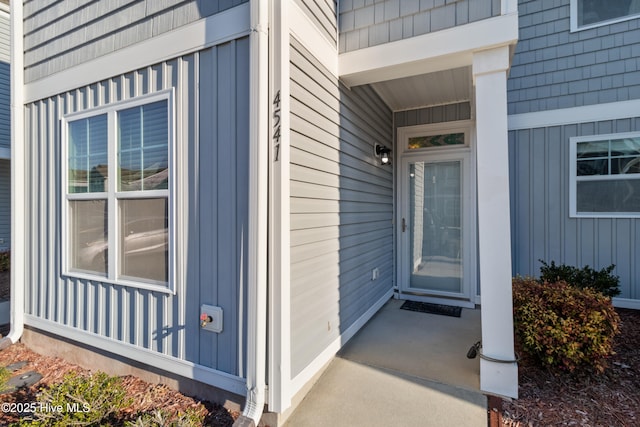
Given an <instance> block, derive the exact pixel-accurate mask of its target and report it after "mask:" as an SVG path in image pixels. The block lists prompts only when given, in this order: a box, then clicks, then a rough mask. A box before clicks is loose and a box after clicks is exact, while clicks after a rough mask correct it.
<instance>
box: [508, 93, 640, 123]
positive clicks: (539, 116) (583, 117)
mask: <svg viewBox="0 0 640 427" xmlns="http://www.w3.org/2000/svg"><path fill="white" fill-rule="evenodd" d="M630 117H640V99H634V100H631V101H620V102H609V103H606V104H596V105H585V106H581V107H572V108H559V109H556V110H546V111H536V112H533V113H523V114H512V115H509V116H508V120H509V130H520V129H533V128H541V127H549V126H562V125H570V124H574V123H586V122H600V121H603V120H616V119H625V118H630Z"/></svg>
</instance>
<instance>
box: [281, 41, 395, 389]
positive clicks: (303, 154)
mask: <svg viewBox="0 0 640 427" xmlns="http://www.w3.org/2000/svg"><path fill="white" fill-rule="evenodd" d="M391 117H392V116H391V112H390V111H389V110H388V108H387V107H386V106H385V105H384V104H383V102H382V101H381V100H380V98H379V97H378V96H377V95H376V94H375V92H374V91H373V90H372V89H371V88H368V87H358V88H353V89H352V90H351V91H349V90H347V89H346V88H344V87H343V86H341V85H340V84H339V82H338V79H337V78H336V77H334V76H332V75H331V74H330V73H329V72H328V71H327V70H326V69H325V68H324V67H322V66H321V65H320V64H319V63H318V62H317V61H316V60H315V59H314V58H313V57H312V56H311V54H310V53H309V52H308V51H306V50H305V49H304V47H302V46H301V44H300V43H299V42H297V41H296V40H295V39H292V44H291V183H290V185H291V187H290V188H291V341H292V344H291V345H292V376H294V377H295V376H296V375H297V374H298V373H300V372H301V371H302V370H303V369H304V368H305V367H306V366H307V365H308V364H309V363H310V362H311V361H312V360H313V359H314V358H315V357H316V356H318V355H319V354H320V353H321V352H322V351H323V350H324V349H325V348H326V347H327V346H328V345H329V343H331V342H333V341H334V340H335V339H336V338H337V337H338V336H339V335H340V334H341V333H342V332H344V331H345V330H346V329H347V328H349V327H350V326H351V325H352V324H353V322H354V321H355V320H356V319H358V318H359V317H360V316H362V315H363V313H364V312H365V311H366V310H367V309H369V308H370V307H371V305H372V304H373V303H374V302H375V301H377V300H379V299H380V297H381V296H382V295H384V293H385V292H387V291H388V290H389V289H391V287H392V260H393V235H392V212H393V202H392V188H393V183H392V175H391V168H389V167H384V166H381V165H380V163H379V159H377V158H375V157H374V154H373V147H374V144H376V143H378V144H383V145H386V146H391V141H392V133H391V132H392V124H391ZM376 267H378V268H380V278H379V279H378V280H377V281H371V272H372V269H373V268H376Z"/></svg>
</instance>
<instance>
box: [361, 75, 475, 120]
mask: <svg viewBox="0 0 640 427" xmlns="http://www.w3.org/2000/svg"><path fill="white" fill-rule="evenodd" d="M371 86H372V87H373V88H374V90H375V91H376V92H377V93H378V95H380V97H381V98H382V99H383V100H384V102H386V104H387V105H388V106H389V108H391V109H392V110H393V111H399V110H408V109H412V108H419V107H425V106H429V105H441V104H449V103H453V102H459V101H467V100H470V99H471V95H472V90H473V84H472V77H471V67H460V68H454V69H450V70H443V71H435V72H432V73H428V74H421V75H417V76H410V77H403V78H399V79H393V80H386V81H381V82H375V83H371Z"/></svg>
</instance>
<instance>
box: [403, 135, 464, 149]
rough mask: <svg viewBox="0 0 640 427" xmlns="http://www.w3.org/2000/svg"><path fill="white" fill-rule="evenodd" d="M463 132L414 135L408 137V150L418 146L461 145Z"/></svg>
mask: <svg viewBox="0 0 640 427" xmlns="http://www.w3.org/2000/svg"><path fill="white" fill-rule="evenodd" d="M463 144H464V133H450V134H446V135H430V136H416V137H412V138H409V150H416V149H418V148H431V147H446V146H448V145H463Z"/></svg>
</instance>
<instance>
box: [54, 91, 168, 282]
mask: <svg viewBox="0 0 640 427" xmlns="http://www.w3.org/2000/svg"><path fill="white" fill-rule="evenodd" d="M63 124H64V126H63V129H64V141H65V146H66V159H67V167H66V179H65V180H63V182H65V189H64V193H65V195H66V207H65V217H64V223H65V227H66V230H65V243H64V245H65V249H64V251H65V254H66V260H65V265H64V267H65V274H67V275H71V276H74V277H85V278H90V279H93V280H100V281H107V282H111V283H120V284H124V285H142V286H143V287H144V286H150V287H152V288H153V289H157V288H158V285H160V286H164V287H166V288H169V287H170V286H171V282H172V280H171V271H172V268H171V265H172V262H171V258H172V256H173V255H172V253H173V251H172V250H171V247H172V241H173V239H172V236H171V233H170V230H171V229H172V228H173V227H172V226H171V224H172V222H173V215H172V214H171V211H172V209H171V205H172V203H171V201H172V194H171V188H172V183H171V181H172V176H173V170H172V169H173V166H172V157H173V156H172V152H173V145H174V144H173V137H172V128H173V124H172V96H171V92H161V93H158V94H154V95H151V96H146V97H141V98H138V99H136V100H132V101H126V102H122V103H118V104H114V105H110V106H107V107H102V108H97V109H94V110H90V111H85V112H82V113H78V114H71V115H68V116H66V117H65V118H64V120H63Z"/></svg>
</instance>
